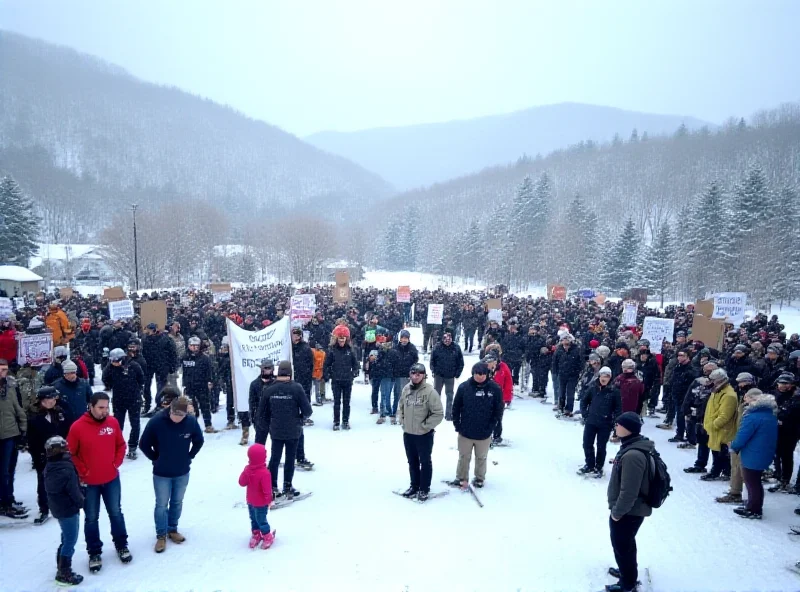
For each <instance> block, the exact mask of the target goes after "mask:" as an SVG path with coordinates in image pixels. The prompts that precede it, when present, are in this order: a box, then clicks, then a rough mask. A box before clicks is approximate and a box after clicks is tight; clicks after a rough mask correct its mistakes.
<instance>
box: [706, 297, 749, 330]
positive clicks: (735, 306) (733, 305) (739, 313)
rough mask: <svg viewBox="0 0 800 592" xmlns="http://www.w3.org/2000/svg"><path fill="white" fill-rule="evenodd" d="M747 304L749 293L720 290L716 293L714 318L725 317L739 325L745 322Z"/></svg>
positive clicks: (735, 325) (726, 320) (724, 318)
mask: <svg viewBox="0 0 800 592" xmlns="http://www.w3.org/2000/svg"><path fill="white" fill-rule="evenodd" d="M746 306H747V294H745V293H744V292H720V293H719V294H714V313H713V314H712V315H711V318H712V319H723V320H724V321H725V322H726V323H731V324H732V325H733V326H734V327H738V326H739V325H741V324H742V323H744V309H745V307H746Z"/></svg>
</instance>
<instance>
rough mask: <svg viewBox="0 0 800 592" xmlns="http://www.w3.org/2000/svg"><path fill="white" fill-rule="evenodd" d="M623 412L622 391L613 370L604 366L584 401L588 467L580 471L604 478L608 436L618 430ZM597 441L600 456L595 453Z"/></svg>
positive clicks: (582, 409) (584, 440) (584, 436)
mask: <svg viewBox="0 0 800 592" xmlns="http://www.w3.org/2000/svg"><path fill="white" fill-rule="evenodd" d="M621 411H622V401H621V399H620V394H619V389H618V388H617V387H616V386H615V385H614V384H613V383H612V382H611V368H609V367H608V366H603V367H602V368H600V371H599V372H598V373H597V380H596V381H595V382H594V383H592V385H591V386H590V387H589V390H588V391H587V392H586V394H585V395H584V396H583V398H582V399H581V417H582V418H583V423H584V427H583V454H584V459H585V461H586V462H585V464H584V465H583V468H581V469H580V470H579V471H578V472H579V473H580V474H583V475H586V474H590V473H591V474H592V475H593V476H595V477H598V478H599V477H602V476H603V465H604V463H605V462H606V445H607V444H608V436H609V435H610V434H611V430H612V429H613V428H614V419H616V417H617V416H618V415H619V414H620V413H621ZM595 440H597V453H596V454H595V449H594V445H595Z"/></svg>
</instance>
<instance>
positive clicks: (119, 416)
mask: <svg viewBox="0 0 800 592" xmlns="http://www.w3.org/2000/svg"><path fill="white" fill-rule="evenodd" d="M141 412H142V401H141V398H140V397H136V400H135V401H130V402H127V401H126V402H120V403H117V402H116V401H114V418H115V419H116V420H117V421H118V422H119V429H120V430H122V431H124V430H125V416H126V415H127V416H128V417H130V420H131V433H130V435H129V436H128V448H129V449H136V448H138V447H139V430H140V428H141V422H140V420H141V416H140V414H141Z"/></svg>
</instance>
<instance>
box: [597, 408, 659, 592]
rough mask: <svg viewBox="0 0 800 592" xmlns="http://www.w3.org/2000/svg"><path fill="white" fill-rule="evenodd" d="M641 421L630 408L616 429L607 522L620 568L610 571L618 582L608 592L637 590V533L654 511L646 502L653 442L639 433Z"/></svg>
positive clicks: (617, 422) (618, 422)
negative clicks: (616, 439)
mask: <svg viewBox="0 0 800 592" xmlns="http://www.w3.org/2000/svg"><path fill="white" fill-rule="evenodd" d="M641 429H642V422H641V420H640V419H639V415H638V414H636V413H634V412H633V411H628V412H626V413H623V414H622V415H620V416H619V417H618V418H617V420H616V432H617V436H619V438H620V442H621V446H620V450H619V452H618V453H617V456H616V458H615V459H614V468H613V469H612V470H611V478H610V480H609V482H608V507H609V509H610V510H611V516H610V517H609V520H608V524H609V528H610V530H611V546H612V547H613V549H614V557H615V558H616V560H617V569H615V568H613V567H612V568H611V569H609V570H608V572H609V573H610V574H611V575H613V576H615V577H618V578H619V582H618V583H616V584H612V585H611V586H606V590H607V591H608V592H631V591H633V590H636V586H637V580H638V578H639V571H638V565H637V563H636V533H637V532H638V531H639V527H640V526H641V525H642V522H644V519H645V517H646V516H650V514H652V513H653V510H652V508H651V507H650V506H649V505H647V501H646V500H647V495H648V493H649V491H650V475H651V474H652V473H651V471H655V466H650V465H653V464H654V462H653V460H652V459H651V458H650V455H649V452H650V451H651V450H653V442H651V441H650V440H648V439H647V438H645V437H644V436H641V435H639V432H640V431H641Z"/></svg>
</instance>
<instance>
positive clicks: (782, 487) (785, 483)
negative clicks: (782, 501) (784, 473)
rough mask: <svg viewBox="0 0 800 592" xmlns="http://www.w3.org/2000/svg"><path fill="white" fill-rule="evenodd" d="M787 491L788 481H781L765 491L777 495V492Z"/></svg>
mask: <svg viewBox="0 0 800 592" xmlns="http://www.w3.org/2000/svg"><path fill="white" fill-rule="evenodd" d="M788 490H789V482H788V481H781V482H779V483H778V484H776V485H773V486H772V487H770V488H768V489H767V491H769V492H770V493H777V492H781V493H786V492H787V491H788Z"/></svg>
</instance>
